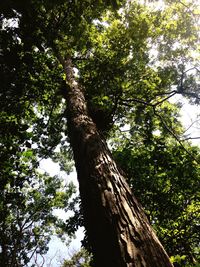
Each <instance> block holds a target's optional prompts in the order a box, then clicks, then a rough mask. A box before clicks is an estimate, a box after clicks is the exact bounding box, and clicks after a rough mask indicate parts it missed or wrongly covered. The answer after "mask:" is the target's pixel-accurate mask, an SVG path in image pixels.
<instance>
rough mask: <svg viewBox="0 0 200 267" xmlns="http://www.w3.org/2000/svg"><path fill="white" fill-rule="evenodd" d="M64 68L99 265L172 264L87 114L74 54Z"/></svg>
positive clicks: (154, 266)
mask: <svg viewBox="0 0 200 267" xmlns="http://www.w3.org/2000/svg"><path fill="white" fill-rule="evenodd" d="M65 72H66V77H67V78H66V80H67V84H68V87H69V88H68V92H67V98H66V100H67V107H68V110H67V112H68V130H69V136H70V142H71V146H72V148H73V152H74V159H75V164H76V170H77V173H78V181H79V187H80V195H81V201H82V207H83V213H84V220H85V227H86V230H87V233H88V237H89V242H90V243H91V246H92V249H93V253H94V257H95V266H96V267H112V266H113V267H133V266H135V267H172V264H171V263H170V261H169V258H168V256H167V254H166V252H165V250H164V249H163V247H162V245H161V244H160V242H159V240H158V239H157V237H156V235H155V233H154V231H153V230H152V228H151V226H150V224H149V222H148V219H147V218H146V216H145V214H144V212H143V209H142V207H141V205H140V204H139V203H138V202H137V200H136V199H135V197H134V196H133V194H132V192H131V190H130V188H129V186H128V184H127V182H126V179H125V178H124V177H123V175H122V173H121V172H120V171H119V170H118V168H117V166H116V163H115V162H114V160H113V158H112V155H111V153H110V151H109V149H108V147H107V144H106V142H105V140H104V139H103V137H102V136H101V134H100V133H99V132H98V130H97V129H96V126H95V124H94V123H93V121H92V119H91V118H90V117H89V116H88V111H87V106H86V101H85V98H84V94H83V92H82V90H81V88H80V86H79V85H78V84H77V83H76V82H75V81H74V78H73V69H72V65H71V61H70V59H68V60H66V61H65Z"/></svg>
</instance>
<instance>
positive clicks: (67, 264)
mask: <svg viewBox="0 0 200 267" xmlns="http://www.w3.org/2000/svg"><path fill="white" fill-rule="evenodd" d="M90 261H91V255H90V254H89V253H88V251H87V250H85V249H83V248H81V249H80V250H79V251H78V252H75V253H74V254H73V255H72V257H71V258H70V259H69V260H65V261H64V263H63V264H62V267H76V266H81V267H90Z"/></svg>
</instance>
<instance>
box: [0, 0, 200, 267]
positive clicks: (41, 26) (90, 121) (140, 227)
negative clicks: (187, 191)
mask: <svg viewBox="0 0 200 267" xmlns="http://www.w3.org/2000/svg"><path fill="white" fill-rule="evenodd" d="M113 2H114V3H115V1H111V2H107V3H102V2H101V3H98V4H97V2H96V1H82V2H81V3H78V2H77V1H70V2H69V3H65V2H64V1H59V2H58V3H54V2H53V1H49V2H46V1H34V2H32V1H29V2H26V3H22V2H20V1H15V2H13V3H12V2H11V5H10V6H9V5H7V6H6V8H5V9H4V18H5V17H7V16H10V14H11V16H16V17H17V19H18V20H19V27H18V30H17V31H15V34H16V36H17V37H18V38H19V39H20V42H19V41H18V43H21V44H22V54H21V56H22V57H23V60H24V61H25V60H27V56H28V60H29V62H31V61H30V60H32V62H31V64H30V65H28V64H27V62H26V61H25V62H24V67H25V69H26V71H27V73H26V76H25V77H26V78H27V80H26V83H25V81H24V82H22V88H27V87H26V86H25V85H27V81H28V84H30V85H32V86H31V87H30V89H28V97H30V95H31V92H36V93H37V94H36V97H35V99H34V103H39V104H37V106H36V107H37V108H39V111H40V112H41V113H42V112H44V114H43V113H42V115H43V119H44V115H46V114H48V116H49V117H50V118H51V117H52V114H51V111H50V110H52V109H50V110H49V107H48V105H47V107H46V105H44V103H45V102H44V100H46V98H47V99H49V98H48V96H49V95H50V96H51V97H50V98H51V99H53V98H55V102H54V103H55V105H56V107H57V106H58V105H59V104H61V106H62V107H63V106H64V105H63V103H62V99H61V95H60V94H61V93H60V91H61V89H62V96H63V98H64V99H65V100H66V111H65V112H64V114H65V115H66V118H67V129H65V130H66V131H67V134H68V136H69V139H70V144H71V148H72V150H73V154H74V159H75V165H76V169H77V173H78V180H79V186H80V195H81V202H82V208H83V214H84V221H85V226H86V230H87V233H88V239H89V243H90V244H91V247H92V252H93V254H94V261H95V264H96V266H172V264H171V263H170V261H169V258H168V256H167V254H166V252H165V251H164V249H163V247H162V245H161V244H160V242H159V241H158V239H157V237H156V235H155V233H154V231H153V230H152V228H151V226H150V224H149V222H148V219H147V217H146V216H145V214H144V212H143V210H142V208H141V206H140V204H139V203H138V202H137V201H136V199H135V197H134V196H133V194H132V192H131V190H130V188H129V186H128V184H127V182H126V179H125V178H124V174H122V172H121V171H120V169H119V168H118V167H117V165H116V163H115V161H114V160H113V158H112V155H111V153H110V151H109V149H108V147H107V145H106V141H105V138H104V136H105V134H108V133H109V130H110V129H111V128H112V123H113V119H115V120H116V121H117V122H118V123H122V124H124V123H128V122H129V120H128V119H129V118H131V116H132V114H133V113H134V112H137V111H139V110H140V109H143V108H144V105H147V106H151V108H152V112H154V113H155V114H156V113H158V109H160V108H161V105H160V104H162V103H163V102H164V101H166V100H167V99H168V98H169V96H172V95H174V94H179V93H181V92H180V90H179V91H178V88H180V87H179V86H180V82H181V83H182V80H183V79H182V78H181V79H180V77H182V76H180V75H182V74H183V73H184V81H185V82H186V81H189V80H190V81H191V79H192V81H193V85H194V84H196V83H195V79H194V76H195V75H194V74H191V76H189V77H188V76H187V74H189V73H188V71H185V69H184V67H185V65H184V64H181V63H180V61H181V60H182V59H188V53H187V51H188V50H186V49H185V47H187V48H191V47H194V46H195V41H196V39H197V34H196V32H195V31H193V32H192V35H190V34H188V31H186V30H188V29H189V28H190V27H191V25H193V18H192V16H191V15H189V16H187V22H186V23H185V24H184V27H182V28H180V27H179V23H180V22H185V18H183V16H182V14H183V11H184V8H185V6H184V5H182V6H181V5H180V4H179V3H176V2H175V3H173V4H172V5H166V6H165V10H164V12H161V11H160V10H158V11H157V12H155V11H152V10H151V9H148V8H147V7H145V6H144V5H141V4H139V3H133V4H126V5H125V7H124V9H122V10H121V11H120V12H121V15H120V12H117V10H116V9H114V10H113V12H112V9H113V8H112V9H111V8H110V6H109V4H110V3H111V4H112V5H113ZM88 3H89V6H88ZM108 8H110V12H108V13H106V10H107V9H108ZM175 11H178V19H177V15H176V16H175V15H174V12H175ZM172 14H173V16H174V17H172V16H171V15H172ZM171 18H173V19H174V20H173V24H170V22H169V19H170V20H171ZM103 20H105V21H106V23H105V24H106V25H104V23H103ZM158 24H159V25H161V26H158ZM182 26H183V25H182ZM166 29H168V30H167V31H166ZM16 32H17V33H16ZM174 36H178V39H177V41H178V44H179V46H180V47H179V49H176V46H175V44H176V43H175V42H174V41H173V38H174ZM191 37H192V39H191ZM160 40H163V41H161V42H160ZM183 40H184V41H183ZM191 40H192V41H191ZM154 41H155V42H157V44H159V43H160V45H158V46H159V47H158V48H159V49H158V52H159V57H160V58H156V60H158V63H159V64H158V66H155V64H154V62H153V61H152V60H151V58H150V53H151V49H152V48H153V45H152V44H153V42H154ZM97 42H98V43H97ZM172 44H173V45H174V47H173V45H172ZM18 54H20V52H19V53H18ZM159 59H160V61H159ZM172 59H173V60H172ZM34 62H36V64H37V65H38V66H39V67H40V68H39V69H40V72H38V68H36V67H35V65H34ZM163 62H165V63H166V65H165V66H164V67H162V65H161V63H163ZM171 63H173V64H171ZM61 66H62V70H61V68H60V67H61ZM75 66H76V67H77V68H78V70H79V76H80V78H79V79H78V78H76V77H75V75H74V70H73V67H75ZM54 69H55V70H56V71H57V73H56V72H55V71H54ZM39 73H42V75H40V74H39ZM27 74H28V75H27ZM55 74H57V76H56V77H57V82H58V84H57V86H56V84H55V83H53V86H52V87H51V86H49V85H50V84H51V83H50V82H51V81H52V80H53V78H54V77H55V76H53V75H55ZM41 76H42V77H41ZM186 76H187V77H186ZM62 78H63V79H64V80H65V82H66V84H63V82H62V81H61V80H62ZM59 81H60V83H59ZM14 85H16V84H14ZM81 85H82V86H81ZM172 86H174V87H177V90H176V91H172V88H173V87H172ZM48 90H49V91H48ZM84 90H85V91H84ZM47 103H48V104H49V102H48V101H47ZM50 103H52V102H51V101H50ZM133 103H136V104H135V105H133ZM87 104H89V105H88V107H87ZM163 110H164V109H163ZM35 113H37V112H35ZM108 115H109V116H108ZM50 121H51V122H54V120H50ZM102 121H103V125H102ZM147 123H148V121H147ZM36 128H37V127H36ZM41 128H42V129H43V130H44V132H45V134H46V136H48V134H49V133H50V136H51V134H52V133H51V131H50V129H49V128H48V125H43V127H41ZM61 129H62V130H63V128H62V126H61ZM103 135H104V136H103ZM59 138H60V139H61V137H60V136H59ZM59 138H58V139H57V142H58V141H59ZM44 141H45V140H44ZM46 141H47V142H46ZM46 141H45V142H44V143H45V144H46V146H45V147H43V148H49V147H50V144H49V142H48V140H46ZM54 142H55V140H54V139H53V146H55V143H54ZM44 152H45V149H44V150H43V149H42V150H40V153H44Z"/></svg>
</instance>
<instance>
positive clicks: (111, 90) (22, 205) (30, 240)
mask: <svg viewBox="0 0 200 267" xmlns="http://www.w3.org/2000/svg"><path fill="white" fill-rule="evenodd" d="M0 14H1V15H0V27H1V32H0V35H1V36H0V40H1V50H0V58H1V74H0V75H1V76H0V79H1V89H0V90H1V91H0V96H1V100H0V101H1V111H0V112H1V116H0V125H1V129H0V147H1V152H0V159H1V160H0V162H1V178H0V210H1V214H2V216H1V219H0V231H1V235H0V247H1V252H0V261H1V262H5V266H19V265H20V264H21V265H20V266H26V264H27V263H28V262H29V260H30V258H31V255H32V253H35V252H36V253H41V254H43V253H45V252H46V250H47V244H48V241H49V239H50V236H51V234H52V233H53V232H57V233H58V234H59V235H60V236H62V235H64V233H67V234H72V233H74V231H75V230H76V229H77V227H78V225H79V224H82V221H83V220H82V214H78V215H77V211H76V212H75V217H74V218H71V219H70V220H69V221H67V222H66V223H64V222H63V221H62V220H59V219H58V218H56V216H55V215H54V213H53V209H55V208H63V209H65V210H67V209H72V210H74V209H75V204H76V203H74V202H76V201H72V200H70V197H71V196H72V194H73V192H74V187H73V185H72V184H68V183H66V182H64V181H62V180H61V179H60V178H59V177H58V176H55V177H51V176H49V175H48V174H46V173H41V172H40V171H39V170H38V167H39V162H40V161H41V160H42V159H44V158H49V157H51V158H52V159H53V160H54V161H56V162H59V163H60V166H61V169H62V170H63V171H65V172H67V173H69V172H70V171H71V167H72V159H73V156H72V146H70V145H69V141H70V139H69V131H70V130H69V128H68V125H67V121H69V119H68V117H67V116H68V115H67V103H66V98H67V96H66V94H67V88H68V87H69V86H71V85H70V84H69V83H67V84H66V70H65V69H64V68H63V66H64V64H63V61H65V60H67V59H68V57H69V56H70V58H71V61H72V63H73V68H74V72H75V77H76V82H77V83H78V84H80V85H81V88H82V90H83V92H84V95H85V99H86V101H87V106H88V112H89V115H90V117H91V118H92V120H93V122H94V123H95V124H96V126H97V129H98V131H99V132H100V134H101V135H102V136H104V138H106V139H107V140H108V142H110V145H111V150H112V151H113V155H114V158H115V159H116V161H117V162H118V164H119V165H120V166H121V169H122V170H123V171H124V172H126V173H127V176H128V179H127V181H128V183H129V185H130V187H131V189H132V191H133V192H134V194H135V195H136V197H137V198H138V199H139V201H140V202H141V203H142V205H143V207H144V209H145V212H146V214H147V215H148V217H149V220H150V221H151V224H152V225H153V227H154V229H155V230H156V233H157V235H158V237H159V239H160V240H161V242H162V244H163V245H164V247H165V248H166V250H167V253H168V254H169V256H170V257H171V259H172V261H173V262H174V263H175V264H177V266H181V265H178V264H185V265H186V264H188V266H189V264H190V265H192V264H197V263H198V262H199V260H200V259H199V258H200V256H199V252H200V251H199V219H200V218H199V211H200V193H199V188H200V186H199V185H200V168H199V163H200V150H199V148H198V147H195V146H192V144H191V143H190V142H189V141H187V140H185V139H186V138H185V129H184V126H183V125H182V123H181V120H180V109H181V101H179V102H178V103H175V104H174V103H173V102H172V101H171V99H172V98H173V99H174V98H175V97H177V96H181V97H186V98H187V99H189V101H190V103H192V104H194V105H198V104H199V101H200V87H199V77H200V75H199V74H200V67H199V62H198V61H199V56H200V54H199V45H200V44H199V40H200V39H199V31H198V27H199V23H200V22H199V21H200V20H199V14H200V10H199V8H198V2H197V1H190V0H187V1H181V2H180V1H176V0H173V1H162V2H159V1H150V2H148V3H146V2H144V3H143V2H142V1H115V0H111V1H93V0H84V1H76V0H72V1H63V0H59V1H53V0H51V1H45V0H43V1H38V0H34V1H33V0H29V1H8V2H6V3H1V7H0ZM64 63H65V62H64ZM75 163H76V162H75ZM123 171H122V172H123ZM77 218H78V219H77ZM66 264H67V263H66ZM66 266H67V265H66ZM70 266H71V265H70Z"/></svg>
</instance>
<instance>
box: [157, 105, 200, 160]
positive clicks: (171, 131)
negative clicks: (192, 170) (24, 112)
mask: <svg viewBox="0 0 200 267" xmlns="http://www.w3.org/2000/svg"><path fill="white" fill-rule="evenodd" d="M154 114H155V115H156V116H157V117H159V119H160V120H161V122H162V124H163V125H164V127H165V129H166V130H167V131H168V132H169V133H170V134H171V135H172V136H173V137H174V138H175V140H176V141H177V142H178V143H179V145H180V146H181V147H182V148H183V149H184V150H185V152H186V153H187V154H188V155H189V156H190V157H191V158H192V159H193V160H194V161H196V163H197V164H200V161H199V160H198V159H197V158H196V157H194V156H193V155H192V154H191V153H190V152H189V151H188V150H187V148H185V146H184V145H183V143H182V140H180V139H179V137H178V136H177V135H176V134H175V133H174V131H173V130H172V129H170V128H169V126H168V125H167V123H166V122H165V120H164V119H163V117H162V116H161V115H160V114H158V113H157V112H156V110H155V108H154Z"/></svg>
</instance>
